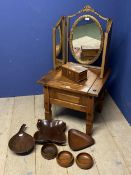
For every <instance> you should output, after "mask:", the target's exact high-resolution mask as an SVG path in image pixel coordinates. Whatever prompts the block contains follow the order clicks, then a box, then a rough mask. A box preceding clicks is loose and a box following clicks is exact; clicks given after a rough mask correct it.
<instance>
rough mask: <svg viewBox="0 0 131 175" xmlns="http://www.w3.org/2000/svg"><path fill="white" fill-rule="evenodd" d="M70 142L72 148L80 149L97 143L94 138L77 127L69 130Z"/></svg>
mask: <svg viewBox="0 0 131 175" xmlns="http://www.w3.org/2000/svg"><path fill="white" fill-rule="evenodd" d="M68 143H69V146H70V148H71V149H72V150H74V151H78V150H81V149H84V148H87V147H89V146H91V145H93V144H94V143H95V141H94V139H93V138H92V137H91V136H89V135H87V134H85V133H83V132H81V131H78V130H76V129H70V130H69V131H68Z"/></svg>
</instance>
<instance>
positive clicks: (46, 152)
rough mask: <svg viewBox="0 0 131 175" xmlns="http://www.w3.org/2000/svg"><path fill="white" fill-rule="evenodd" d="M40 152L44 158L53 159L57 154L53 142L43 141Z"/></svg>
mask: <svg viewBox="0 0 131 175" xmlns="http://www.w3.org/2000/svg"><path fill="white" fill-rule="evenodd" d="M41 154H42V156H43V157H44V158H45V159H48V160H51V159H54V158H55V157H56V156H57V154H58V149H57V147H56V146H55V145H54V144H53V143H45V144H44V145H43V146H42V148H41Z"/></svg>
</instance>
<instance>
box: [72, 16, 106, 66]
mask: <svg viewBox="0 0 131 175" xmlns="http://www.w3.org/2000/svg"><path fill="white" fill-rule="evenodd" d="M102 35H103V32H102V28H101V25H100V23H99V22H98V21H97V19H96V18H94V17H92V16H90V15H84V16H81V17H80V18H78V19H77V20H76V21H75V22H74V24H73V27H72V29H71V35H70V47H71V51H72V54H73V56H74V57H75V58H76V59H77V61H78V62H80V63H83V64H91V63H93V62H95V61H96V59H97V58H98V57H99V56H100V53H101V50H102V43H103V42H102V38H103V36H102Z"/></svg>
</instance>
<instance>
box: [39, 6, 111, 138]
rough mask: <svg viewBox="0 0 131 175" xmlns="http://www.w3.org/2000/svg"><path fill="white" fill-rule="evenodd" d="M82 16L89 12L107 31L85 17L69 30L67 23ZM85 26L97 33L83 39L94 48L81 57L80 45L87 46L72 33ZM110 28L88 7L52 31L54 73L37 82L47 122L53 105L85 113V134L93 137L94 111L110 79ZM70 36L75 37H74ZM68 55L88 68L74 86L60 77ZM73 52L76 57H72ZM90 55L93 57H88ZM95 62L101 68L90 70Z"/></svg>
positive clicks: (69, 17) (89, 17) (88, 16)
mask: <svg viewBox="0 0 131 175" xmlns="http://www.w3.org/2000/svg"><path fill="white" fill-rule="evenodd" d="M85 12H86V13H88V12H92V13H94V14H95V15H96V16H98V17H99V18H101V19H102V20H104V21H106V22H107V26H106V31H105V32H104V31H103V30H102V27H101V25H100V23H99V21H98V20H97V19H96V18H95V17H93V16H91V15H85V14H84V15H83V16H80V17H79V18H78V19H76V20H75V22H74V24H73V27H72V28H70V19H71V18H73V17H76V16H77V15H81V13H85ZM83 19H84V21H82V23H80V24H79V25H78V23H79V22H81V20H83ZM85 22H87V24H86V27H87V29H89V28H90V27H91V25H92V26H94V24H96V27H95V28H94V30H96V28H97V29H98V31H99V32H98V35H96V33H95V35H94V36H93V35H92V33H91V32H92V31H90V32H89V34H90V33H91V36H90V37H87V36H84V37H85V38H86V40H87V43H88V45H89V43H90V42H88V39H90V41H91V42H94V43H93V44H94V45H96V46H94V48H89V46H88V45H87V46H86V49H85V50H82V52H83V53H82V54H81V50H80V49H81V48H82V47H81V45H80V42H82V43H83V42H84V43H86V42H85V41H83V33H82V36H79V38H77V40H76V38H74V39H73V36H74V35H76V34H77V32H78V31H75V29H76V27H77V25H78V27H79V28H77V29H79V30H80V27H81V28H82V29H83V28H84V27H85V26H84V24H85ZM111 26H112V21H111V20H110V19H108V18H105V17H103V16H101V15H100V14H98V13H97V12H96V11H95V10H94V9H92V8H91V7H90V6H86V7H84V9H82V10H81V11H79V12H77V13H76V14H73V15H70V16H68V17H62V18H61V19H60V20H59V22H58V23H57V25H56V26H55V27H54V28H53V57H54V70H52V71H50V72H49V73H48V74H47V75H45V76H43V77H42V78H41V79H40V80H39V81H38V83H39V84H41V85H42V86H43V89H44V107H45V118H46V119H52V111H51V105H52V104H57V105H60V106H63V107H66V108H70V109H74V110H78V111H82V112H85V113H86V133H87V134H89V135H91V134H92V127H93V117H94V109H95V106H96V105H97V107H98V109H99V111H101V109H102V103H103V94H104V90H105V83H106V81H107V79H108V77H109V75H110V70H109V69H106V60H107V50H108V48H109V41H110V36H111ZM87 29H86V30H87ZM73 32H74V33H75V34H74V35H73ZM89 34H88V35H89ZM79 35H80V33H79ZM91 37H92V38H91ZM95 37H96V38H95ZM99 38H100V40H99ZM78 39H79V42H78ZM108 39H109V40H108ZM76 41H77V42H76ZM84 47H85V46H84ZM84 47H83V48H84ZM76 48H77V49H76ZM78 51H79V53H78ZM88 51H89V52H88ZM69 52H70V53H72V56H73V57H74V58H75V59H76V60H77V61H78V63H79V64H81V65H83V66H85V67H87V79H86V80H82V81H80V82H75V81H73V80H71V79H69V78H68V77H65V76H63V75H62V69H61V66H62V65H63V64H65V63H67V62H68V61H69ZM76 52H77V54H75V53H76ZM91 53H93V54H92V55H91ZM80 55H84V57H80ZM97 59H100V60H101V64H100V66H93V65H92V64H93V63H94V62H95V61H96V60H97Z"/></svg>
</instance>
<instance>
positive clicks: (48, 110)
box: [44, 87, 52, 120]
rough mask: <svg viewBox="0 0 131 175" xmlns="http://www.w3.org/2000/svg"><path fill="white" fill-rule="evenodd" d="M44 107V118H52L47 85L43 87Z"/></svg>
mask: <svg viewBox="0 0 131 175" xmlns="http://www.w3.org/2000/svg"><path fill="white" fill-rule="evenodd" d="M44 107H45V119H47V120H51V119H52V111H51V104H50V97H49V89H48V87H45V88H44Z"/></svg>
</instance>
